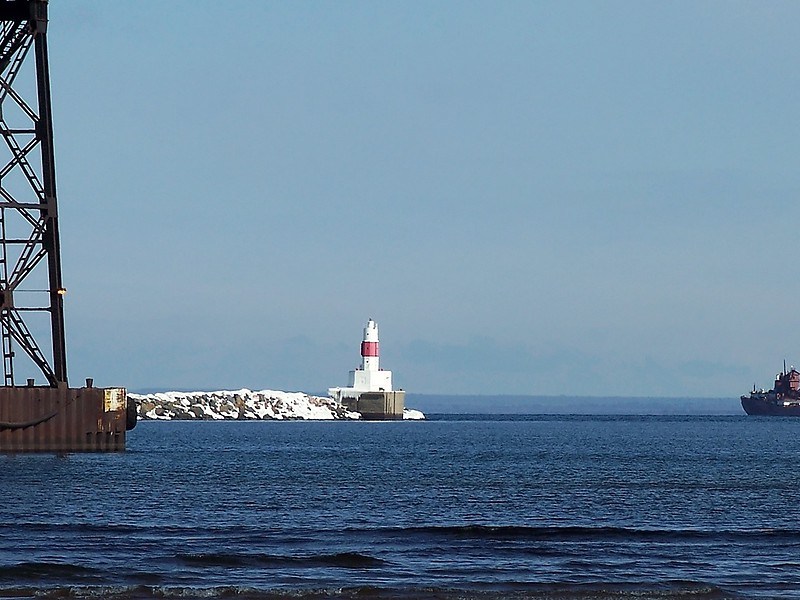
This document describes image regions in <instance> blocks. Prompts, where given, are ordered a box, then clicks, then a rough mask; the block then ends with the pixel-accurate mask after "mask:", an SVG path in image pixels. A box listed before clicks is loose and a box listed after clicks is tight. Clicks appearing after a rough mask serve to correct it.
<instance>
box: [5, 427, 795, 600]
mask: <svg viewBox="0 0 800 600" xmlns="http://www.w3.org/2000/svg"><path fill="white" fill-rule="evenodd" d="M128 449H129V450H128V452H126V453H121V454H114V455H97V454H72V455H67V456H53V455H14V456H0V493H2V498H1V500H0V517H1V518H0V598H20V597H44V598H112V599H128V598H173V597H175V598H243V599H249V598H314V599H322V598H353V599H355V598H358V599H361V598H368V599H372V598H375V599H383V598H440V599H445V600H449V599H451V598H452V599H455V598H486V599H494V598H582V599H590V598H591V599H599V598H756V597H762V598H779V597H786V598H790V597H791V598H797V597H800V524H799V523H798V510H800V476H798V467H797V463H798V457H800V419H796V420H793V419H782V418H754V417H746V416H741V417H739V416H735V417H734V416H718V417H655V416H648V417H620V416H607V417H597V416H595V417H591V416H576V417H566V416H539V417H537V416H528V417H526V416H518V415H515V416H510V417H500V416H492V417H469V416H463V415H462V416H458V417H455V416H452V417H439V418H436V417H435V416H433V418H431V419H430V420H428V421H425V422H388V423H359V422H343V421H337V422H199V423H198V422H143V423H140V424H139V425H138V426H137V428H136V429H135V430H133V431H131V432H130V433H129V438H128Z"/></svg>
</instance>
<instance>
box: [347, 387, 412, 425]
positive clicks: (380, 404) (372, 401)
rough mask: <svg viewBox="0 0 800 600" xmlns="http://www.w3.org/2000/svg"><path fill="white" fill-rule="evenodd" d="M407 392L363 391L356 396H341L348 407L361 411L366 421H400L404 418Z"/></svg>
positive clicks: (348, 408)
mask: <svg viewBox="0 0 800 600" xmlns="http://www.w3.org/2000/svg"><path fill="white" fill-rule="evenodd" d="M405 400H406V393H405V392H404V391H403V390H398V391H392V392H361V393H360V394H359V395H358V396H357V397H354V398H341V399H340V402H341V403H342V405H343V406H344V407H345V408H347V410H352V411H355V412H357V413H361V418H362V419H363V420H365V421H400V420H402V419H403V408H404V407H405Z"/></svg>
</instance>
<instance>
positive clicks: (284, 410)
mask: <svg viewBox="0 0 800 600" xmlns="http://www.w3.org/2000/svg"><path fill="white" fill-rule="evenodd" d="M128 397H129V398H133V399H134V400H135V401H136V406H137V413H138V415H139V418H140V419H143V420H148V419H150V420H152V419H160V420H222V419H227V420H237V419H238V420H245V419H253V420H273V419H277V420H284V419H314V420H318V419H325V420H330V419H359V418H361V415H360V414H359V413H356V412H351V411H348V410H347V409H346V408H344V407H343V406H342V405H341V404H339V403H338V402H336V401H334V400H333V399H332V398H323V397H320V396H310V395H308V394H303V393H301V392H277V391H273V390H261V391H259V392H254V391H251V390H247V389H242V390H237V391H218V392H161V393H157V394H132V393H129V394H128Z"/></svg>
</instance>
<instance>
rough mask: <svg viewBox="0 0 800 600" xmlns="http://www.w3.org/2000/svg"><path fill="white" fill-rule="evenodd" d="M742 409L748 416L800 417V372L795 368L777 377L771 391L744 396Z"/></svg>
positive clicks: (784, 367) (784, 370) (758, 391)
mask: <svg viewBox="0 0 800 600" xmlns="http://www.w3.org/2000/svg"><path fill="white" fill-rule="evenodd" d="M741 400H742V408H743V409H744V411H745V412H746V413H747V414H748V415H771V416H788V417H797V416H800V371H798V370H797V369H795V368H794V367H789V369H788V370H787V369H786V365H785V364H784V366H783V372H782V373H778V374H777V375H776V376H775V385H774V387H773V388H772V389H771V390H768V391H764V390H763V389H761V390H757V389H756V388H755V386H753V391H751V392H750V393H749V394H748V395H746V396H742V397H741Z"/></svg>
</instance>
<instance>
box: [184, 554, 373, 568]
mask: <svg viewBox="0 0 800 600" xmlns="http://www.w3.org/2000/svg"><path fill="white" fill-rule="evenodd" d="M177 558H178V560H180V561H181V562H183V563H184V564H186V565H191V566H199V567H285V566H290V567H297V568H319V567H340V568H344V569H364V568H373V567H380V566H382V565H383V564H385V561H383V560H381V559H379V558H374V557H372V556H367V555H365V554H359V553H358V552H340V553H335V554H312V555H308V556H285V555H273V554H243V553H202V554H179V555H178V557H177Z"/></svg>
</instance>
